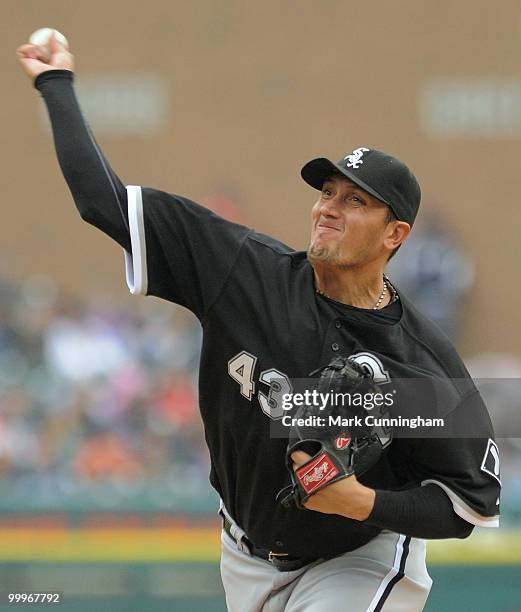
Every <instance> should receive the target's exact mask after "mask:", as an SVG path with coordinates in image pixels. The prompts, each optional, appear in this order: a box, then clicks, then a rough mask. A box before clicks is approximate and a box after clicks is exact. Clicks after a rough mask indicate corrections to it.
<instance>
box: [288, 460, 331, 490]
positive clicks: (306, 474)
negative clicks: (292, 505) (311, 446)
mask: <svg viewBox="0 0 521 612" xmlns="http://www.w3.org/2000/svg"><path fill="white" fill-rule="evenodd" d="M338 473H339V472H338V469H337V468H336V467H335V465H334V464H333V463H332V461H331V459H330V458H329V457H328V456H327V455H326V453H322V454H321V455H319V456H318V457H316V458H315V459H313V460H312V461H309V462H308V463H306V464H305V465H303V466H302V467H300V468H299V469H298V470H296V472H295V474H296V475H297V478H298V479H299V482H300V484H301V485H302V488H303V489H304V491H305V492H306V493H313V491H315V490H316V489H319V488H320V487H323V486H324V485H326V484H327V483H328V482H329V481H330V480H331V479H333V478H334V477H335V476H336V475H337V474H338Z"/></svg>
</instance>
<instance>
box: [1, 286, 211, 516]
mask: <svg viewBox="0 0 521 612" xmlns="http://www.w3.org/2000/svg"><path fill="white" fill-rule="evenodd" d="M0 296H1V297H0V490H2V492H3V493H4V495H0V500H1V501H0V508H2V507H3V508H9V507H13V506H16V505H17V504H21V505H22V506H23V507H41V508H49V507H53V505H57V506H58V507H59V506H60V504H63V503H65V505H66V506H70V507H79V508H81V507H83V506H84V505H85V504H90V505H94V506H100V507H105V506H106V507H111V506H113V505H115V504H118V503H124V504H127V505H128V504H130V505H131V506H132V504H137V505H138V506H140V504H141V505H143V504H144V505H145V506H151V507H156V508H157V507H159V508H171V507H174V508H175V507H176V504H179V502H180V500H181V504H182V502H183V500H185V501H186V500H188V502H187V503H197V499H202V500H205V499H207V493H206V492H207V490H208V488H209V485H208V470H209V459H208V452H207V450H206V446H205V443H204V435H203V430H202V424H201V419H200V416H199V413H198V408H197V380H196V375H197V364H198V358H199V345H200V329H199V324H198V322H197V321H196V320H195V319H194V317H192V316H191V315H190V314H189V313H187V312H186V311H185V310H184V309H181V308H172V306H171V305H169V304H167V303H164V302H161V301H159V300H155V299H153V298H147V299H146V300H144V299H142V300H133V301H132V302H131V303H129V307H128V309H125V308H124V307H122V306H117V307H114V306H112V305H110V304H109V303H104V301H103V300H102V299H101V298H99V297H98V298H97V299H96V300H92V301H91V302H81V301H79V300H74V299H71V298H65V297H64V296H63V295H60V294H59V292H58V289H57V288H56V287H55V285H54V284H53V282H52V281H51V280H50V279H48V278H32V279H29V280H27V281H26V282H25V283H23V284H21V285H20V284H14V283H9V282H7V281H5V280H4V281H0ZM185 498H186V499H185ZM190 499H191V500H192V501H191V502H190Z"/></svg>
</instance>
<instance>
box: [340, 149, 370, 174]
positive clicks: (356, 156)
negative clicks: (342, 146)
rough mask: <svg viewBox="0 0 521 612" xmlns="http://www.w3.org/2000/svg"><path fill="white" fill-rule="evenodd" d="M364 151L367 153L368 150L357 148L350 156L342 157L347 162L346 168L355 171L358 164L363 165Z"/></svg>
mask: <svg viewBox="0 0 521 612" xmlns="http://www.w3.org/2000/svg"><path fill="white" fill-rule="evenodd" d="M366 151H369V149H366V148H365V147H359V148H358V149H355V150H354V151H353V152H352V153H351V155H346V156H345V157H344V160H345V161H347V163H346V168H354V169H355V170H356V169H357V168H358V167H359V166H360V164H363V163H364V160H363V159H362V157H363V156H364V153H365V152H366Z"/></svg>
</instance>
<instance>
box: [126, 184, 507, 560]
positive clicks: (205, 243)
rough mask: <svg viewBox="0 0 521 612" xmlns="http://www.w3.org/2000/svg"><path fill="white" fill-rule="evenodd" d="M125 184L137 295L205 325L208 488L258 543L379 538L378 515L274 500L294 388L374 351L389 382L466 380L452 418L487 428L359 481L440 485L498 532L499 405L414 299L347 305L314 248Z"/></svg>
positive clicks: (394, 457)
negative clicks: (279, 429) (288, 388)
mask: <svg viewBox="0 0 521 612" xmlns="http://www.w3.org/2000/svg"><path fill="white" fill-rule="evenodd" d="M127 190H128V201H129V210H128V212H129V223H130V231H131V242H132V254H128V253H127V254H126V258H127V280H128V283H129V287H130V289H131V291H132V292H133V293H143V294H150V295H155V296H158V297H161V298H165V299H167V300H170V301H172V302H175V303H178V304H181V305H183V306H185V307H186V308H189V309H190V310H191V311H192V312H193V313H194V314H195V315H196V316H197V317H198V318H199V320H200V322H201V325H202V327H203V331H204V333H203V346H202V354H201V364H200V378H199V394H200V408H201V413H202V418H203V421H204V426H205V433H206V439H207V443H208V447H209V450H210V457H211V475H210V480H211V483H212V485H213V486H214V487H215V489H216V490H217V492H218V493H219V495H220V496H221V498H222V500H223V502H224V504H225V506H226V508H227V510H228V511H229V513H230V514H231V515H232V516H233V518H234V519H235V520H236V521H237V523H238V524H239V525H240V526H241V527H242V528H243V529H244V531H245V532H246V534H247V535H248V537H249V538H250V539H251V540H252V541H253V542H254V543H255V545H256V546H257V547H260V548H265V549H270V550H274V551H276V550H278V549H279V550H284V551H285V552H288V553H290V554H293V555H297V556H311V555H313V556H315V555H316V556H331V555H334V554H339V553H341V552H344V551H347V550H350V549H354V548H357V547H358V546H361V545H363V544H364V543H366V542H367V541H369V540H370V539H371V538H373V537H374V536H375V535H376V534H377V533H378V531H379V529H378V528H376V527H374V526H372V525H370V524H369V523H368V522H367V521H366V522H358V521H354V520H351V519H346V518H343V517H339V516H336V515H325V514H321V513H318V512H307V511H301V510H298V509H296V508H292V509H285V508H283V507H282V506H281V505H280V504H278V503H277V502H276V501H275V496H276V494H277V492H278V491H279V490H280V489H281V488H283V487H284V486H285V485H287V484H288V476H287V472H286V470H285V467H284V457H285V451H286V444H287V441H286V440H284V439H277V438H274V437H272V436H271V435H270V423H271V422H273V421H274V420H277V419H280V418H281V416H282V414H283V412H282V407H281V397H282V394H283V393H284V391H285V389H284V381H285V380H287V381H288V385H289V384H290V382H289V381H291V379H293V378H302V377H305V376H307V375H308V374H309V372H311V371H312V370H314V369H315V368H317V367H319V366H320V365H323V364H325V363H328V362H329V361H330V359H331V357H332V356H334V355H338V354H342V355H346V356H350V355H358V356H363V359H364V361H365V363H366V364H369V365H370V366H372V367H373V370H375V372H380V373H382V374H383V375H385V376H387V377H388V378H389V379H392V378H410V377H415V378H422V377H429V376H433V377H437V378H443V379H447V380H448V381H451V380H452V379H457V380H458V381H460V382H459V383H457V384H456V383H454V384H452V383H450V384H451V389H452V396H453V398H455V401H454V402H453V403H452V405H451V406H450V407H449V406H448V407H447V410H446V415H445V416H446V418H448V419H451V418H455V419H460V420H461V419H462V418H464V419H470V421H471V422H472V423H473V425H474V427H476V428H477V430H479V431H480V432H482V434H481V435H480V436H479V437H471V438H468V439H462V438H461V437H460V438H457V439H445V438H442V439H436V438H432V439H424V440H422V439H406V438H404V439H396V440H394V441H393V443H392V444H391V445H390V447H389V450H388V452H387V454H386V455H385V457H384V458H383V459H382V460H381V461H380V462H379V463H378V464H377V465H376V466H375V467H374V468H373V469H372V470H370V472H369V473H368V474H367V475H365V476H364V478H363V479H361V480H362V482H364V484H367V485H368V486H372V487H373V488H379V489H389V490H392V489H394V490H398V489H404V488H411V487H414V486H419V485H421V484H424V483H427V482H434V483H436V484H438V485H439V486H440V487H442V488H443V490H444V491H445V492H446V493H447V495H448V496H449V497H450V499H451V501H452V503H453V507H454V510H455V511H456V513H457V514H459V515H460V516H461V517H462V518H464V519H465V520H467V521H468V522H470V523H473V524H475V525H482V526H495V525H497V522H498V518H497V516H498V503H499V500H498V496H499V469H498V465H497V448H496V446H495V443H494V442H493V440H492V438H493V432H492V427H491V424H490V420H489V417H488V413H487V410H486V408H485V406H484V405H483V402H482V401H481V398H480V396H479V394H478V392H477V391H476V389H475V387H474V384H473V382H472V380H471V379H470V377H469V375H468V373H467V371H466V369H465V367H464V365H463V363H462V361H461V359H460V358H459V357H458V355H457V353H456V351H455V350H454V348H453V347H452V345H451V344H450V342H449V340H448V339H447V338H446V337H445V336H444V335H443V334H442V333H441V332H440V331H439V330H438V329H437V328H436V327H435V326H434V325H433V324H431V323H430V322H429V321H428V320H427V319H426V318H425V317H423V316H422V315H421V314H420V313H419V312H417V310H416V309H415V308H414V307H413V306H412V304H410V302H409V301H408V300H407V299H406V298H404V297H403V296H402V297H401V300H400V304H401V308H399V307H398V309H396V306H393V308H395V316H385V310H386V309H384V311H382V312H383V315H384V316H380V315H379V313H375V312H374V311H364V310H362V309H358V308H353V307H349V306H345V305H342V304H340V303H338V302H335V301H334V300H330V299H327V298H325V297H323V296H320V295H317V293H316V291H315V288H314V279H313V270H312V268H311V265H310V263H309V261H308V260H307V257H306V254H305V253H303V252H298V251H294V250H292V249H290V248H289V247H287V246H285V245H284V244H282V243H281V242H278V241H277V240H274V239H272V238H270V237H267V236H264V235H261V234H258V233H256V232H255V231H253V230H250V229H248V228H246V227H243V226H241V225H237V224H234V223H231V222H228V221H226V220H224V219H222V218H220V217H218V216H217V215H215V214H213V213H212V212H210V211H208V210H207V209H205V208H204V207H202V206H199V205H197V204H195V203H193V202H191V201H189V200H187V199H185V198H182V197H179V196H172V195H169V194H165V193H163V192H160V191H157V190H153V189H145V188H143V189H141V188H140V187H128V188H127ZM361 358H362V357H361ZM275 380H276V381H277V384H276V385H274V384H272V383H273V381H275ZM281 381H282V384H281ZM461 381H463V383H462V382H461ZM476 423H477V424H479V426H476Z"/></svg>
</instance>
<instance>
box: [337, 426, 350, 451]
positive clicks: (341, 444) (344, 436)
mask: <svg viewBox="0 0 521 612" xmlns="http://www.w3.org/2000/svg"><path fill="white" fill-rule="evenodd" d="M349 442H351V436H350V435H349V433H348V432H347V431H346V432H344V433H341V434H339V435H338V436H337V437H336V438H335V448H336V449H338V450H344V448H347V447H348V446H349Z"/></svg>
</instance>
